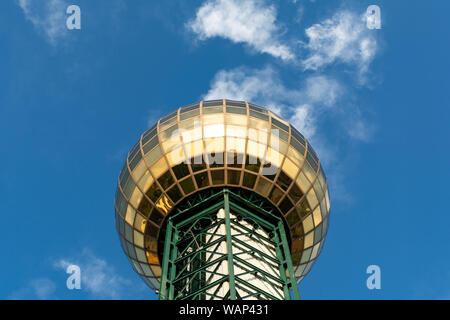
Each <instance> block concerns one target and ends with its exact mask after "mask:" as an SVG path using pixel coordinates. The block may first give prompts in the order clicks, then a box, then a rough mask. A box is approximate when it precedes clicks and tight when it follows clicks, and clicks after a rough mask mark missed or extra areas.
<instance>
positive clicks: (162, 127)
mask: <svg viewBox="0 0 450 320" xmlns="http://www.w3.org/2000/svg"><path fill="white" fill-rule="evenodd" d="M176 122H177V115H176V112H175V114H174V116H173V117H172V118H171V119H170V120H168V121H165V122H164V123H160V124H159V132H163V131H166V130H167V129H169V128H170V127H172V126H173V124H174V123H176Z"/></svg>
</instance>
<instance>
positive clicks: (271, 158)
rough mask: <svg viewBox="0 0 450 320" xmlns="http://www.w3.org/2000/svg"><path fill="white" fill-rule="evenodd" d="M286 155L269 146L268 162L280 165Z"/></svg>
mask: <svg viewBox="0 0 450 320" xmlns="http://www.w3.org/2000/svg"><path fill="white" fill-rule="evenodd" d="M283 158H284V155H283V154H281V153H279V152H278V151H275V150H274V149H272V148H271V147H269V148H267V155H266V162H267V163H271V164H272V166H276V167H278V168H279V167H280V166H281V163H282V162H283Z"/></svg>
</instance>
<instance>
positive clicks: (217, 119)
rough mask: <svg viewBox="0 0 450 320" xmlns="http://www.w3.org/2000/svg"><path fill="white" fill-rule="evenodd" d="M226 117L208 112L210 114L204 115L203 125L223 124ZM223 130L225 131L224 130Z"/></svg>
mask: <svg viewBox="0 0 450 320" xmlns="http://www.w3.org/2000/svg"><path fill="white" fill-rule="evenodd" d="M224 120H225V117H224V115H223V113H222V114H208V115H205V114H204V115H203V126H204V127H207V126H210V125H215V124H219V125H222V126H223V124H224V123H225V121H224ZM222 132H223V131H222ZM222 135H223V133H222Z"/></svg>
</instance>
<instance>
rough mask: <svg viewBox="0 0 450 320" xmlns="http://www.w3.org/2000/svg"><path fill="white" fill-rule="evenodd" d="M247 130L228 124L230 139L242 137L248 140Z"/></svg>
mask: <svg viewBox="0 0 450 320" xmlns="http://www.w3.org/2000/svg"><path fill="white" fill-rule="evenodd" d="M246 135H247V128H246V127H241V126H234V125H230V124H227V136H228V137H240V138H246Z"/></svg>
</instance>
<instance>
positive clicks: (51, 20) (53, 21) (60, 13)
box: [17, 0, 68, 45]
mask: <svg viewBox="0 0 450 320" xmlns="http://www.w3.org/2000/svg"><path fill="white" fill-rule="evenodd" d="M17 4H18V5H19V6H20V7H21V8H22V11H23V13H24V15H25V18H26V19H27V20H29V21H30V22H31V23H32V24H33V26H34V27H35V28H36V29H37V30H38V31H39V32H41V33H43V34H44V36H45V38H46V39H47V41H49V42H50V43H51V44H52V45H55V44H56V43H57V41H58V40H59V39H61V38H63V37H64V36H65V35H66V34H67V29H66V9H67V6H68V3H67V2H66V1H64V0H49V1H46V2H45V3H43V2H42V1H33V0H17Z"/></svg>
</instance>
